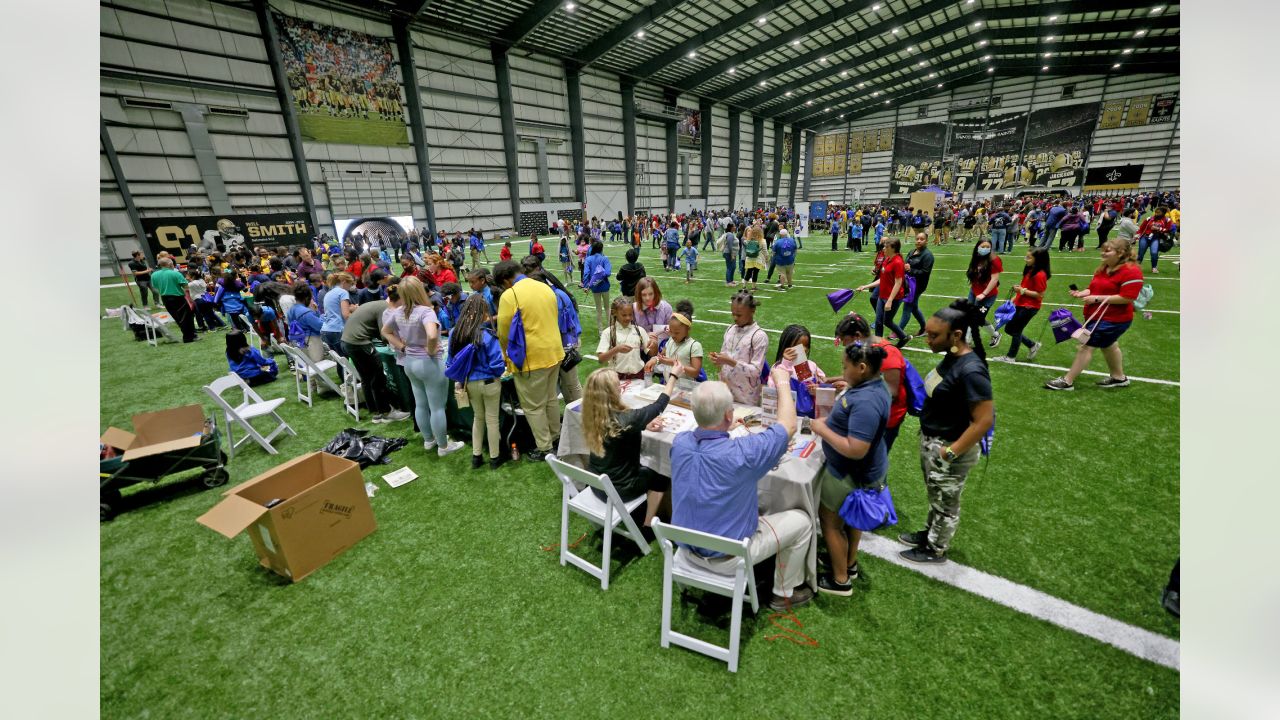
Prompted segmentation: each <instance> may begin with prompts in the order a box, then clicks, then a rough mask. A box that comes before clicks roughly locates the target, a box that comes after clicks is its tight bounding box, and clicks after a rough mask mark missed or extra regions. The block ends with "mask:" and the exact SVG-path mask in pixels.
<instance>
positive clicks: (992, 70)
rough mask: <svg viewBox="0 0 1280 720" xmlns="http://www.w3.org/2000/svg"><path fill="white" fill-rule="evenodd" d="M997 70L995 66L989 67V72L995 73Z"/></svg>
mask: <svg viewBox="0 0 1280 720" xmlns="http://www.w3.org/2000/svg"><path fill="white" fill-rule="evenodd" d="M995 71H996V69H995V68H987V72H989V73H993V72H995Z"/></svg>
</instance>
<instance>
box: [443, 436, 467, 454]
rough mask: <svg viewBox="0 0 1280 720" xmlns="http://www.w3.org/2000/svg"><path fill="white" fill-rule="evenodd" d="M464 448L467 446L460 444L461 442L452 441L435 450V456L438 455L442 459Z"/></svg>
mask: <svg viewBox="0 0 1280 720" xmlns="http://www.w3.org/2000/svg"><path fill="white" fill-rule="evenodd" d="M466 446H467V444H466V443H464V442H462V441H461V440H454V441H453V442H451V443H449V444H448V445H445V446H444V447H442V448H436V454H437V455H439V456H440V457H444V456H445V455H448V454H450V453H453V452H457V451H458V450H461V449H462V448H464V447H466Z"/></svg>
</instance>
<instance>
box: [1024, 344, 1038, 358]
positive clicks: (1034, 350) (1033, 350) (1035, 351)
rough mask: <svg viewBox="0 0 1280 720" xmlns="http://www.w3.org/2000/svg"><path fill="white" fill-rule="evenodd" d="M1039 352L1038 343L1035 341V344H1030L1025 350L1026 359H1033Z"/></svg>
mask: <svg viewBox="0 0 1280 720" xmlns="http://www.w3.org/2000/svg"><path fill="white" fill-rule="evenodd" d="M1039 354H1040V343H1036V344H1035V345H1032V346H1031V350H1030V351H1028V352H1027V359H1028V360H1035V359H1036V355H1039Z"/></svg>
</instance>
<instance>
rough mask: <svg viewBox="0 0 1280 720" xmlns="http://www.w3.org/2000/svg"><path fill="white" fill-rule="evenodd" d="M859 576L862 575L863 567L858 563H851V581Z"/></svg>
mask: <svg viewBox="0 0 1280 720" xmlns="http://www.w3.org/2000/svg"><path fill="white" fill-rule="evenodd" d="M859 577H862V569H861V568H859V567H858V563H854V564H852V565H850V566H849V582H853V581H854V580H857V579H858V578H859Z"/></svg>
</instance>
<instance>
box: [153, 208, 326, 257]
mask: <svg viewBox="0 0 1280 720" xmlns="http://www.w3.org/2000/svg"><path fill="white" fill-rule="evenodd" d="M142 229H143V231H144V232H146V234H147V244H148V245H150V246H151V254H152V256H153V257H154V256H155V255H157V254H159V253H160V251H162V250H163V251H165V252H167V253H169V254H170V255H172V256H174V258H176V259H177V261H178V262H179V263H184V262H186V261H187V255H188V254H189V253H190V250H191V248H192V247H193V246H194V247H196V248H199V249H201V250H202V251H203V252H210V251H217V252H231V251H235V250H238V249H242V248H243V249H245V250H249V251H252V250H254V249H255V248H257V247H259V246H261V247H271V248H274V247H279V246H281V245H283V246H285V247H289V248H292V247H299V246H308V247H309V246H310V245H311V242H312V237H313V236H314V235H315V232H313V228H312V227H311V221H310V220H308V219H307V215H306V213H301V212H299V213H263V214H245V215H185V216H177V217H144V218H142Z"/></svg>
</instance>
